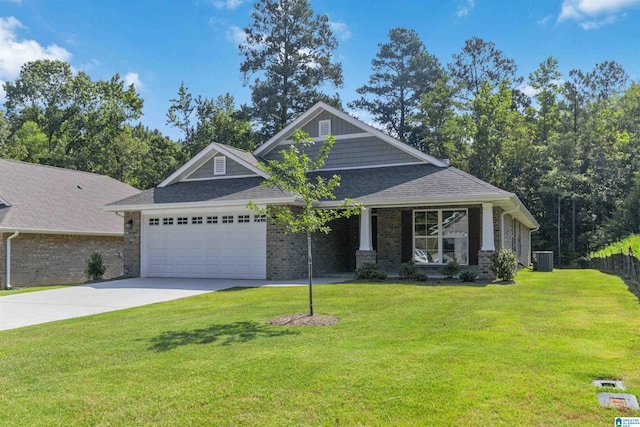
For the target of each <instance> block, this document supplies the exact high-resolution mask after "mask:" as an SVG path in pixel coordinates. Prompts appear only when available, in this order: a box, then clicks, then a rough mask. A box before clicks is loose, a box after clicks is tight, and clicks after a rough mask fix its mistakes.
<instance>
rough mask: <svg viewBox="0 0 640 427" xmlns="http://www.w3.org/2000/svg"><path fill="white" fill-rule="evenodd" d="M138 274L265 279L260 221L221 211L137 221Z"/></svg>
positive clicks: (248, 215)
mask: <svg viewBox="0 0 640 427" xmlns="http://www.w3.org/2000/svg"><path fill="white" fill-rule="evenodd" d="M142 221H143V229H142V253H141V258H142V273H143V275H144V276H147V277H208V278H240V279H264V278H265V277H266V274H267V273H266V271H267V256H266V251H267V244H266V241H267V227H266V222H265V219H264V216H262V217H260V216H258V215H255V214H254V213H251V212H223V213H206V214H190V215H186V214H180V215H177V214H176V215H144V216H143V217H142Z"/></svg>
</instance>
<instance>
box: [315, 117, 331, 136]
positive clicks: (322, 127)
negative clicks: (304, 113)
mask: <svg viewBox="0 0 640 427" xmlns="http://www.w3.org/2000/svg"><path fill="white" fill-rule="evenodd" d="M318 127H319V130H318V136H327V135H329V134H331V120H320V121H319V122H318Z"/></svg>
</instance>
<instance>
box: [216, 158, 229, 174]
mask: <svg viewBox="0 0 640 427" xmlns="http://www.w3.org/2000/svg"><path fill="white" fill-rule="evenodd" d="M226 173H227V158H226V157H224V156H217V157H214V158H213V174H214V175H225V174H226Z"/></svg>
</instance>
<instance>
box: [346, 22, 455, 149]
mask: <svg viewBox="0 0 640 427" xmlns="http://www.w3.org/2000/svg"><path fill="white" fill-rule="evenodd" d="M379 47H380V51H379V52H378V53H377V54H376V57H375V58H374V59H373V60H372V61H371V66H372V70H373V74H371V76H370V77H369V83H368V84H366V85H364V86H362V87H361V88H358V89H357V92H358V93H359V94H360V95H362V97H361V98H360V99H358V100H356V101H353V102H351V103H349V106H350V107H352V108H357V109H362V110H365V111H368V112H369V113H371V114H372V115H373V117H374V118H375V120H376V121H377V122H378V123H380V124H382V125H384V126H385V127H386V128H387V131H389V133H390V134H391V135H393V136H395V137H397V138H398V139H399V140H400V141H402V142H407V143H415V142H416V139H417V138H415V137H414V135H413V131H414V129H413V127H412V122H410V121H409V116H411V115H413V114H415V113H416V112H417V108H418V104H419V103H420V96H421V95H425V94H428V93H429V92H430V91H431V90H432V88H433V86H434V84H435V82H436V81H437V80H438V78H440V76H441V75H442V74H443V70H442V67H441V66H440V62H439V61H438V59H437V58H436V57H435V56H433V55H431V54H429V52H427V49H426V48H425V46H424V44H423V43H422V41H421V40H420V36H419V35H418V33H417V32H416V31H415V30H407V29H406V28H394V29H392V30H391V31H389V42H388V43H385V44H380V45H379Z"/></svg>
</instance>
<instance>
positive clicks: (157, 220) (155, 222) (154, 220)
mask: <svg viewBox="0 0 640 427" xmlns="http://www.w3.org/2000/svg"><path fill="white" fill-rule="evenodd" d="M149 225H160V218H149Z"/></svg>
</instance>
